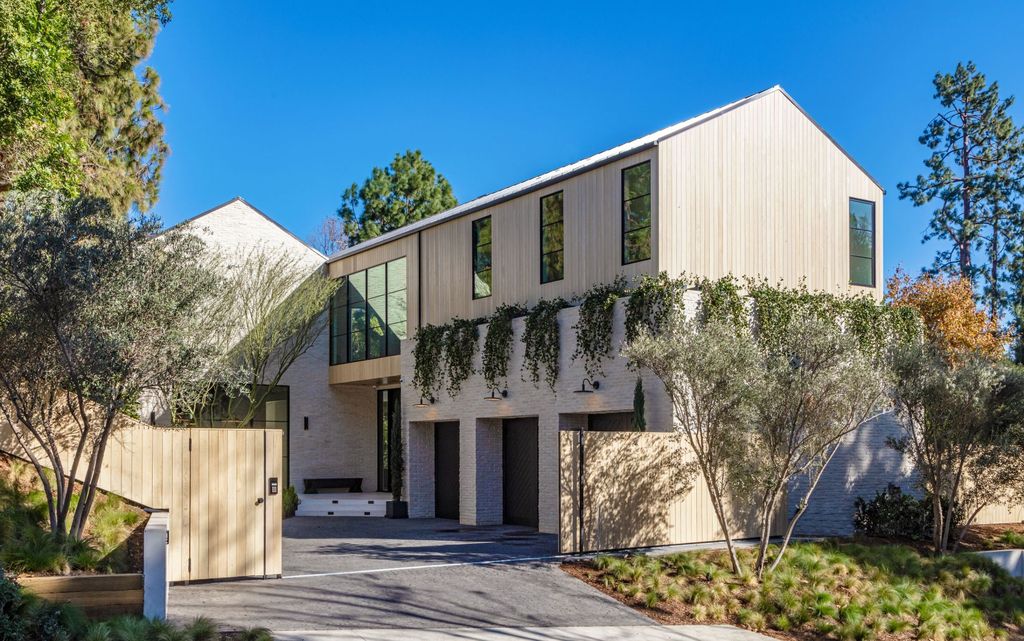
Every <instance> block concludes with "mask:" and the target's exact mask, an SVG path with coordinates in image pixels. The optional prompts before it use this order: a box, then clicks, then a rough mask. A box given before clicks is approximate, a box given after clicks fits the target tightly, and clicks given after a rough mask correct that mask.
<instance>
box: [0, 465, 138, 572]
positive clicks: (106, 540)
mask: <svg viewBox="0 0 1024 641" xmlns="http://www.w3.org/2000/svg"><path fill="white" fill-rule="evenodd" d="M75 504H76V503H72V508H73V507H74V505H75ZM147 518H148V515H147V514H146V512H145V511H144V510H142V509H141V508H139V507H137V506H135V505H132V504H130V503H128V502H126V501H124V500H123V499H121V498H120V497H118V496H115V495H113V494H106V493H102V492H101V493H99V494H98V495H97V497H96V501H95V503H94V504H93V511H92V514H91V516H90V518H89V522H88V527H87V528H86V532H85V534H86V536H85V538H84V539H83V540H81V541H59V540H58V539H57V538H56V537H54V536H52V535H51V534H50V533H49V532H48V531H47V516H46V499H45V496H44V495H43V492H42V488H41V486H40V484H39V480H38V479H37V478H36V476H35V474H34V473H33V471H32V468H31V466H29V465H28V464H27V463H25V462H24V461H20V460H18V459H14V458H10V457H5V456H0V567H3V568H4V569H5V570H6V571H7V572H11V573H15V574H20V575H66V574H79V573H128V572H142V541H143V530H144V529H145V525H146V520H147Z"/></svg>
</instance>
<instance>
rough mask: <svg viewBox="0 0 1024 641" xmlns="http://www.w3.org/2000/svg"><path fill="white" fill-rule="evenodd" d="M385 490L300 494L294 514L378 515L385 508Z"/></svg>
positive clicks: (382, 512) (386, 494) (387, 496)
mask: <svg viewBox="0 0 1024 641" xmlns="http://www.w3.org/2000/svg"><path fill="white" fill-rule="evenodd" d="M390 500H391V495H390V494H388V493H387V492H339V493H331V494H300V495H299V508H298V509H297V510H296V511H295V516H379V517H383V516H384V514H385V511H386V510H387V502H388V501H390Z"/></svg>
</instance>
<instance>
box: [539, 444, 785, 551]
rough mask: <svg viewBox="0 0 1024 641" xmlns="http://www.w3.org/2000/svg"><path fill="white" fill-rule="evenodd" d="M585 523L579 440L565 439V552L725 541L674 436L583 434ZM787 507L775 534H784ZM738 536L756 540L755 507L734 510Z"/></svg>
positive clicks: (561, 496)
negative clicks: (686, 474)
mask: <svg viewBox="0 0 1024 641" xmlns="http://www.w3.org/2000/svg"><path fill="white" fill-rule="evenodd" d="M582 436H583V456H584V464H583V466H582V467H583V470H582V490H583V491H582V499H583V501H582V502H583V510H582V517H581V512H580V496H581V493H580V485H581V483H580V481H581V475H580V448H579V438H580V433H579V432H569V431H563V432H560V433H559V449H560V454H561V456H560V461H561V463H560V470H559V502H560V507H561V527H560V528H559V532H560V533H559V548H560V550H561V551H562V552H582V551H595V550H615V549H622V548H634V547H649V546H657V545H675V544H682V543H701V542H705V541H720V540H722V539H724V538H725V535H724V534H723V532H722V530H721V528H720V527H719V525H718V520H717V518H716V517H715V512H714V509H713V508H712V506H711V496H710V494H709V493H708V490H707V486H706V485H705V484H704V482H703V479H702V478H700V476H699V475H697V476H696V477H694V478H692V479H690V483H689V487H687V483H686V482H685V481H684V479H682V478H681V476H680V474H679V470H680V466H681V465H682V463H683V462H684V461H685V460H687V458H688V452H689V448H688V447H687V446H685V445H684V444H683V442H682V441H681V440H680V438H679V436H678V435H676V434H674V433H670V432H583V433H582ZM785 505H786V502H785V501H783V502H782V505H781V506H780V509H779V512H778V514H777V515H776V518H775V522H774V523H773V528H772V532H773V534H781V533H782V531H783V526H784V523H785V521H784V518H785V513H784V512H785ZM731 520H732V528H733V530H732V536H733V537H734V538H737V539H742V538H750V537H755V536H757V534H758V531H757V517H756V514H755V513H754V510H753V508H752V507H750V506H740V505H739V504H734V506H733V508H732V518H731Z"/></svg>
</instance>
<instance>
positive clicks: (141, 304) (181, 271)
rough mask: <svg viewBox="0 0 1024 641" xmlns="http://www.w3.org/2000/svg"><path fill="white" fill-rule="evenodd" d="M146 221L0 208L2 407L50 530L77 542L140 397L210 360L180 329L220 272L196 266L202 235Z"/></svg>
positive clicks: (44, 204)
mask: <svg viewBox="0 0 1024 641" xmlns="http://www.w3.org/2000/svg"><path fill="white" fill-rule="evenodd" d="M156 229H157V223H156V221H155V220H153V219H149V218H139V219H126V218H124V217H123V216H120V215H117V214H116V213H115V212H113V211H112V210H111V208H110V206H109V205H108V204H107V202H106V201H102V200H97V199H82V200H73V201H68V200H65V199H63V198H61V197H57V196H49V195H33V196H19V197H16V198H11V199H8V200H7V201H6V202H5V204H4V211H3V216H2V218H0V309H3V310H4V311H3V314H2V318H0V412H2V413H3V416H4V418H5V419H7V421H8V422H9V423H10V428H11V431H12V432H13V434H14V438H15V440H16V441H17V443H18V444H19V445H21V446H22V449H23V452H24V454H25V455H26V456H27V457H28V458H29V459H30V461H31V463H32V465H33V467H34V469H35V471H36V474H37V475H38V476H39V479H40V482H41V483H42V485H43V488H44V494H45V498H46V502H47V511H48V516H49V521H50V529H51V531H52V532H53V533H54V534H55V535H58V536H60V537H72V538H81V537H82V535H83V532H84V530H85V526H86V522H87V520H88V517H89V513H90V511H91V509H92V505H93V500H94V498H95V496H96V484H97V481H98V479H99V474H100V471H101V469H102V466H103V458H104V454H105V451H106V447H107V443H108V442H109V439H110V438H111V436H112V435H113V434H114V433H115V432H116V430H117V429H118V427H119V426H121V425H123V423H124V420H125V414H126V413H131V412H132V411H134V409H135V408H136V406H137V402H138V399H139V396H140V395H141V394H142V393H144V392H146V391H147V390H152V389H155V388H157V387H158V386H159V385H161V384H164V383H166V381H171V380H176V379H178V378H179V377H181V376H182V375H183V374H187V373H190V372H193V371H195V369H196V368H197V367H199V365H200V364H201V363H202V362H204V361H205V360H206V359H207V358H209V356H210V355H209V354H208V353H207V352H206V350H204V349H202V348H201V346H196V345H195V344H192V343H190V342H189V341H184V340H182V337H183V331H184V329H185V328H186V327H187V326H188V324H189V323H191V322H192V320H193V319H194V317H195V316H196V315H197V314H199V313H200V312H201V310H202V309H203V307H204V304H205V301H207V300H208V299H209V298H210V297H212V296H215V295H216V294H217V292H218V291H219V288H218V278H217V277H216V276H215V275H214V274H212V273H211V272H210V271H208V270H207V269H206V268H205V266H204V265H203V262H202V256H203V244H202V241H201V240H199V239H198V238H196V237H195V236H191V235H188V234H185V233H180V232H171V233H167V234H163V235H160V236H155V234H154V232H155V231H156ZM48 470H52V471H53V480H52V482H51V479H50V478H49V474H48ZM76 480H77V481H78V482H80V483H81V489H80V490H79V492H78V501H77V503H75V501H74V500H73V499H74V494H75V484H76ZM72 508H73V513H72Z"/></svg>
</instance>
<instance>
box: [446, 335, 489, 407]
mask: <svg viewBox="0 0 1024 641" xmlns="http://www.w3.org/2000/svg"><path fill="white" fill-rule="evenodd" d="M478 322H479V321H476V320H470V319H466V318H456V319H454V320H452V321H451V322H450V323H448V324H447V325H445V333H444V365H445V374H444V376H445V379H446V380H447V382H448V383H447V390H448V396H450V397H452V398H455V397H456V396H458V394H459V392H460V391H461V390H462V384H463V383H464V382H465V381H466V379H467V378H469V376H470V375H471V374H472V373H473V355H474V354H476V350H477V339H478V338H479V336H480V333H479V331H478V330H477V324H478Z"/></svg>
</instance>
